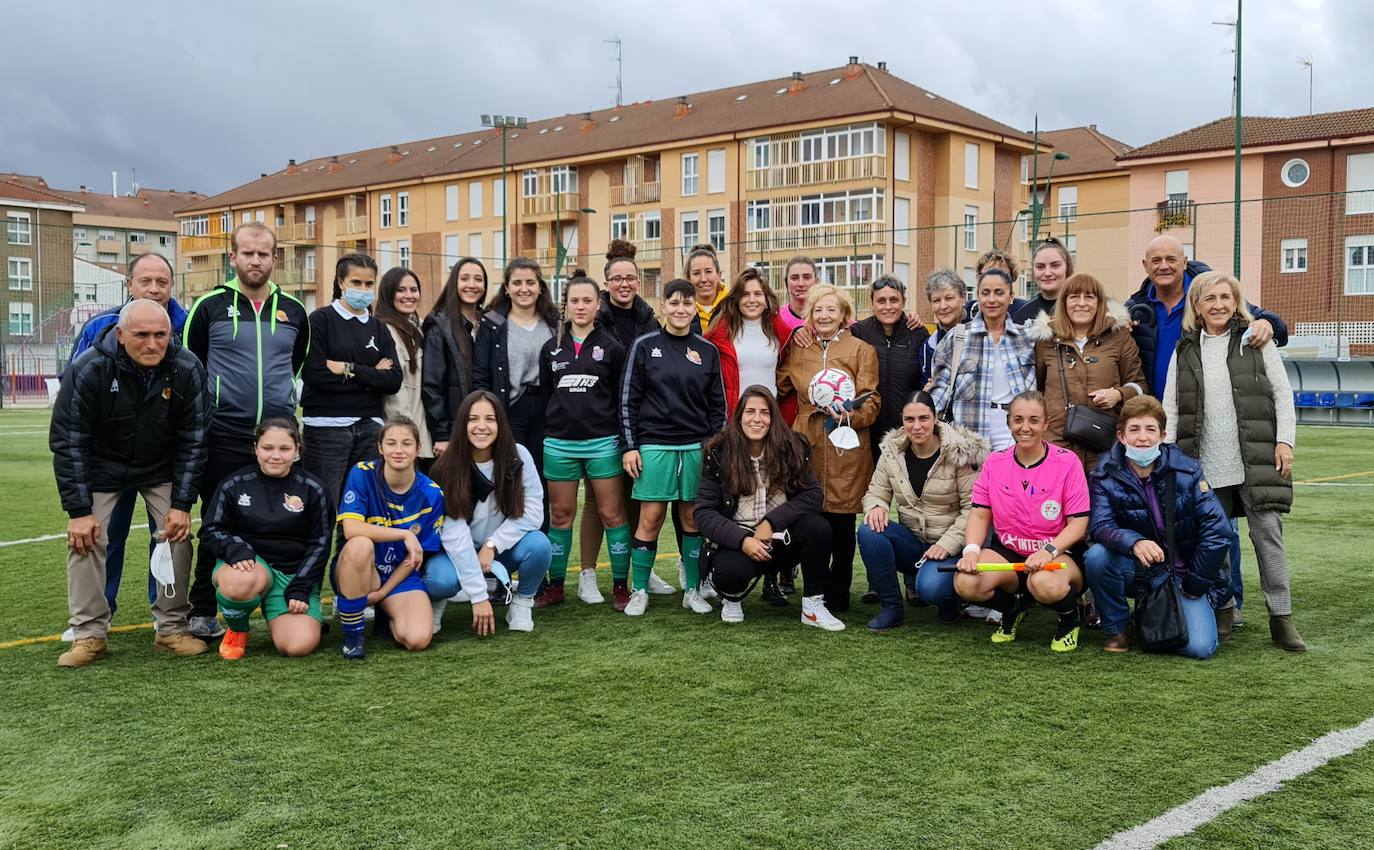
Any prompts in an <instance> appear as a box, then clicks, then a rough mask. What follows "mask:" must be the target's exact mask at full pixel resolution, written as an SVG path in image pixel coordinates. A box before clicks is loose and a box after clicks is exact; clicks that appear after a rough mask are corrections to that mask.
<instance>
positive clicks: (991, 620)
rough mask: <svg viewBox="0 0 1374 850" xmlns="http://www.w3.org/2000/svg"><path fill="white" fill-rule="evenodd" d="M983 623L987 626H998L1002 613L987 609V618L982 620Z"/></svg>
mask: <svg viewBox="0 0 1374 850" xmlns="http://www.w3.org/2000/svg"><path fill="white" fill-rule="evenodd" d="M983 622H985V623H987V624H988V625H989V626H996V625H1000V624H1001V623H1002V612H1001V611H997V610H995V609H992V608H989V609H988V613H987V616H986V617H984V618H983Z"/></svg>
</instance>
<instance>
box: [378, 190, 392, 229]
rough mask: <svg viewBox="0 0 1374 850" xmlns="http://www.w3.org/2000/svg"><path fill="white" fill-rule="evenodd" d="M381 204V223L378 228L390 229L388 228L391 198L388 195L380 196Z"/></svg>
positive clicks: (389, 224)
mask: <svg viewBox="0 0 1374 850" xmlns="http://www.w3.org/2000/svg"><path fill="white" fill-rule="evenodd" d="M381 204H382V222H381V224H380V225H379V226H380V227H390V226H391V196H390V195H383V196H382V201H381Z"/></svg>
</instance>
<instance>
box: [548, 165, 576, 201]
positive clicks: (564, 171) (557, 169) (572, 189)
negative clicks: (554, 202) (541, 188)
mask: <svg viewBox="0 0 1374 850" xmlns="http://www.w3.org/2000/svg"><path fill="white" fill-rule="evenodd" d="M549 192H550V193H552V194H555V195H573V194H576V193H577V169H576V168H575V167H574V166H571V165H555V166H554V167H552V168H550V169H549Z"/></svg>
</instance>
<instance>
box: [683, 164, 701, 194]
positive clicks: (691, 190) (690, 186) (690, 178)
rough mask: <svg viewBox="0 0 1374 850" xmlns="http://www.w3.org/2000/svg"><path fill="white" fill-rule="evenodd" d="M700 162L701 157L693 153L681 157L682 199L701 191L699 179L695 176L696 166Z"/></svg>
mask: <svg viewBox="0 0 1374 850" xmlns="http://www.w3.org/2000/svg"><path fill="white" fill-rule="evenodd" d="M700 161H701V156H700V155H699V154H694V153H685V154H683V155H682V194H683V196H684V197H686V196H688V195H695V194H697V192H699V191H701V178H700V177H699V176H698V175H697V166H698V164H699V163H700Z"/></svg>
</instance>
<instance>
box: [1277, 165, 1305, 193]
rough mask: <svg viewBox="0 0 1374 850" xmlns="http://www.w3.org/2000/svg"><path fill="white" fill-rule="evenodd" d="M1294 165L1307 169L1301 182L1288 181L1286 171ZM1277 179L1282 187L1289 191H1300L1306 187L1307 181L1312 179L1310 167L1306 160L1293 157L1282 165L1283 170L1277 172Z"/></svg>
mask: <svg viewBox="0 0 1374 850" xmlns="http://www.w3.org/2000/svg"><path fill="white" fill-rule="evenodd" d="M1295 165H1301V166H1302V167H1303V168H1306V169H1307V176H1306V177H1304V178H1302V182H1294V181H1292V180H1290V179H1288V169H1290V168H1292V167H1293V166H1295ZM1279 179H1280V180H1282V181H1283V185H1285V186H1287V187H1288V188H1290V189H1300V188H1302V187H1303V186H1305V185H1307V181H1308V180H1311V179H1312V166H1311V164H1310V163H1308V161H1307V160H1305V159H1302V158H1300V157H1294V158H1293V159H1290V160H1288V161H1287V162H1285V163H1284V164H1283V168H1282V169H1280V170H1279Z"/></svg>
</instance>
